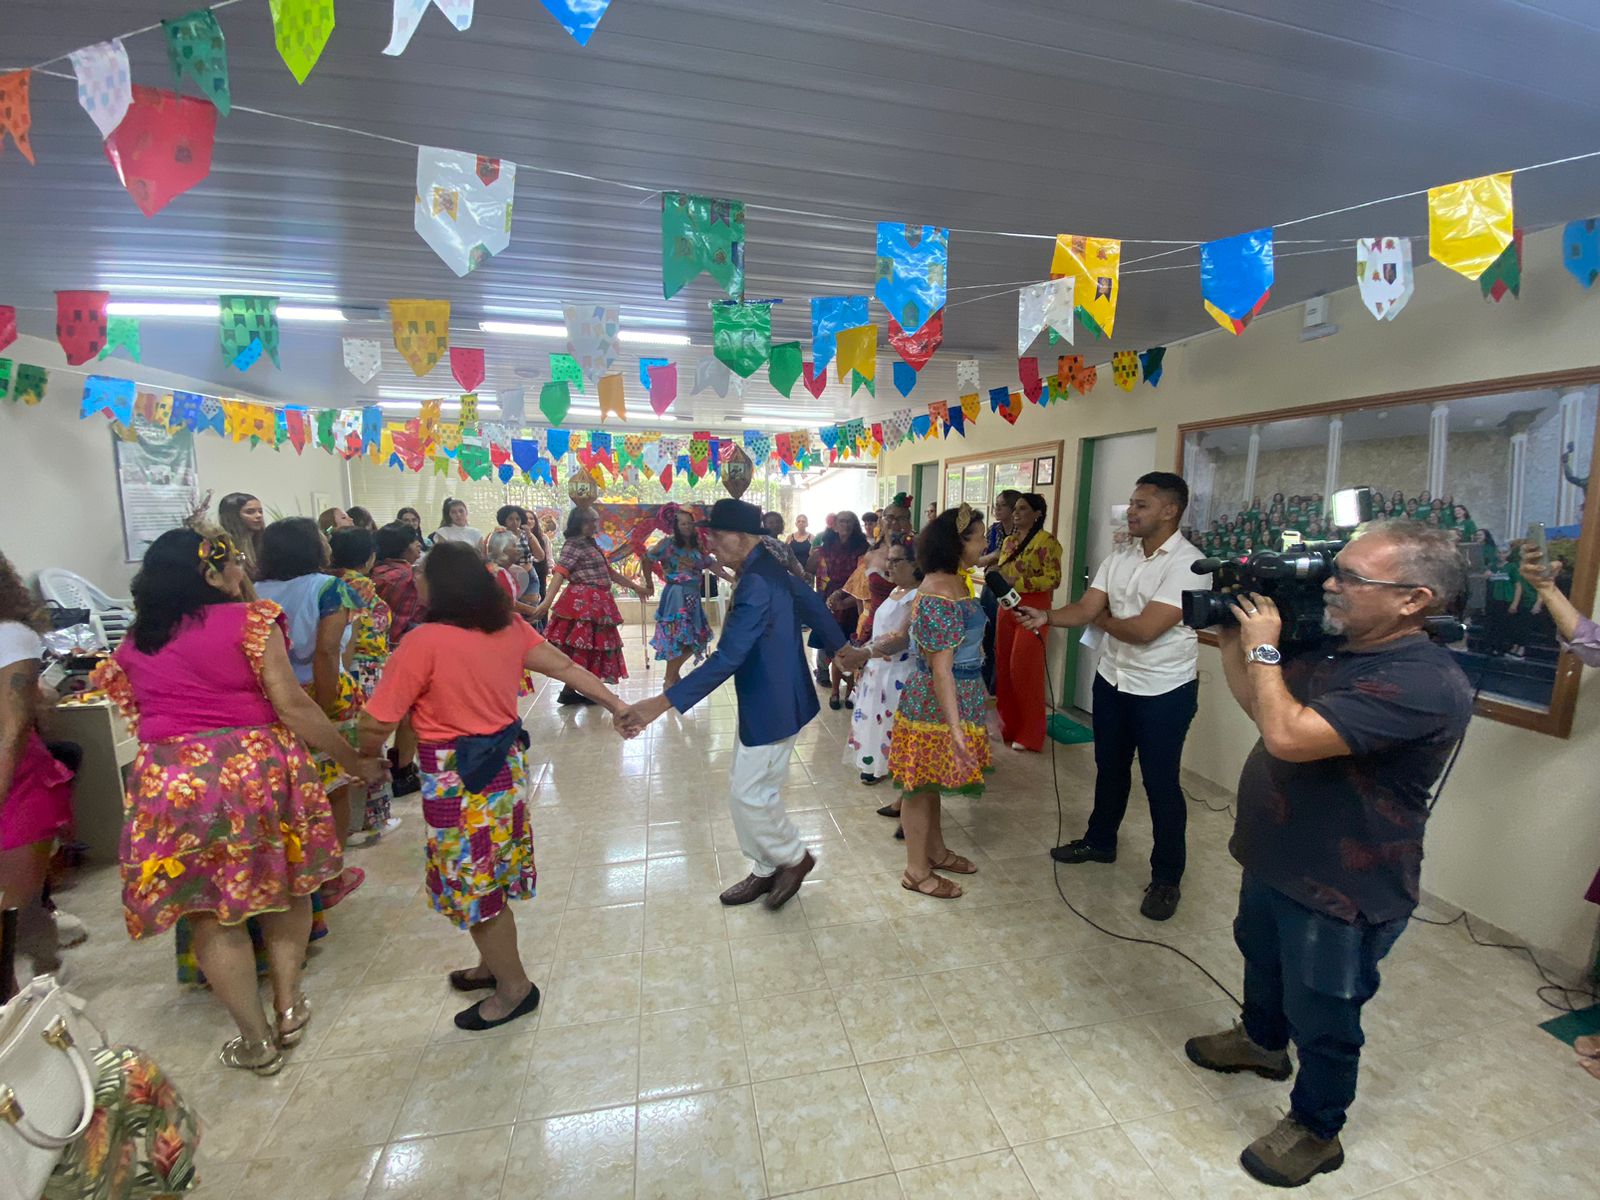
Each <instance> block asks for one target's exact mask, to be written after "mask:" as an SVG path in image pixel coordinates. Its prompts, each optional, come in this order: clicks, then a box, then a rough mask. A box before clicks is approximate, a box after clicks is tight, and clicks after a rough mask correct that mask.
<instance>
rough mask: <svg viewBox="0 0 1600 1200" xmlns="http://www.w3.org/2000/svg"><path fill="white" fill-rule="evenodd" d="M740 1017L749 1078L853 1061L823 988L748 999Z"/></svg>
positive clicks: (833, 1006)
mask: <svg viewBox="0 0 1600 1200" xmlns="http://www.w3.org/2000/svg"><path fill="white" fill-rule="evenodd" d="M739 1017H740V1023H741V1025H742V1027H743V1029H744V1043H745V1053H746V1055H747V1056H748V1057H749V1061H750V1077H751V1078H752V1079H757V1080H761V1079H779V1078H782V1077H783V1076H786V1075H803V1074H810V1073H813V1072H816V1071H826V1070H830V1069H832V1068H834V1067H847V1066H854V1065H855V1056H854V1055H853V1054H852V1053H851V1051H850V1039H849V1038H848V1037H847V1036H846V1035H845V1029H844V1024H843V1022H842V1021H840V1019H839V1009H838V1006H837V1005H836V1004H835V1003H834V998H833V994H832V993H831V992H830V991H828V990H827V989H826V988H822V989H818V990H815V991H810V992H793V993H791V994H789V995H787V996H765V997H763V998H762V999H760V1000H746V1001H745V1002H744V1003H742V1004H741V1005H740V1006H739Z"/></svg>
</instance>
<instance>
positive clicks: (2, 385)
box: [0, 358, 16, 400]
mask: <svg viewBox="0 0 1600 1200" xmlns="http://www.w3.org/2000/svg"><path fill="white" fill-rule="evenodd" d="M15 366H16V364H15V363H13V362H12V361H11V360H10V359H9V358H0V400H9V399H11V373H12V371H13V369H14V368H15Z"/></svg>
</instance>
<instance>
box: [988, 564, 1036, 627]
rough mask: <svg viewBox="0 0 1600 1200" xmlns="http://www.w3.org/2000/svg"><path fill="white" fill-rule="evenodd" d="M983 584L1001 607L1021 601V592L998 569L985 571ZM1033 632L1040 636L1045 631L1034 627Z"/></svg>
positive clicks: (1015, 605)
mask: <svg viewBox="0 0 1600 1200" xmlns="http://www.w3.org/2000/svg"><path fill="white" fill-rule="evenodd" d="M983 584H984V586H985V587H986V588H988V589H989V590H990V591H991V592H993V593H994V598H995V601H996V602H997V603H998V604H999V605H1000V607H1001V608H1016V607H1018V606H1019V605H1020V604H1021V603H1022V594H1021V593H1020V592H1018V591H1017V589H1016V588H1015V587H1013V586H1012V583H1011V581H1010V580H1009V579H1007V578H1006V577H1005V576H1004V575H1002V574H1000V572H999V571H986V572H985V573H984V576H983ZM1034 633H1035V634H1037V635H1038V636H1039V637H1041V638H1042V637H1044V633H1045V631H1044V630H1043V629H1036V630H1034Z"/></svg>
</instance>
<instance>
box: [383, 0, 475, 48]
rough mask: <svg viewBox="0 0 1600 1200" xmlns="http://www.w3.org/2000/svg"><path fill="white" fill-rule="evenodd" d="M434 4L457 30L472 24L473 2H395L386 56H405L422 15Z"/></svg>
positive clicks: (409, 0) (456, 0) (418, 0)
mask: <svg viewBox="0 0 1600 1200" xmlns="http://www.w3.org/2000/svg"><path fill="white" fill-rule="evenodd" d="M430 3H432V4H433V5H434V7H435V8H437V9H438V10H439V11H440V12H442V13H443V14H444V15H445V17H446V18H448V20H449V21H450V24H452V25H454V26H455V27H456V28H457V29H465V28H467V27H468V26H469V25H471V24H472V0H394V25H393V27H392V29H391V32H390V35H389V44H388V45H387V46H385V47H384V48H383V52H384V53H385V54H404V53H405V52H406V47H407V46H409V45H410V44H411V35H412V34H414V33H415V32H416V31H417V25H418V23H419V22H421V20H422V14H423V13H425V12H427V11H428V5H429V4H430Z"/></svg>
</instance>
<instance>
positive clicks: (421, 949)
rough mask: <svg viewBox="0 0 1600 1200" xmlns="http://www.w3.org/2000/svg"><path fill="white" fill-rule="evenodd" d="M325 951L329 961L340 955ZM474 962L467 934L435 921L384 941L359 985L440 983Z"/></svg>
mask: <svg viewBox="0 0 1600 1200" xmlns="http://www.w3.org/2000/svg"><path fill="white" fill-rule="evenodd" d="M518 915H519V917H520V915H521V914H520V913H519V914H518ZM406 924H407V925H411V924H413V922H410V921H408V922H406ZM519 925H520V921H519ZM341 932H343V931H342V930H341ZM328 950H329V952H330V953H329V957H330V958H334V957H336V956H337V954H340V953H343V948H342V947H334V946H332V945H330V946H329V947H328ZM477 958H478V954H477V951H476V950H474V949H473V946H472V938H471V936H470V935H469V934H467V933H465V932H464V931H462V930H460V929H457V928H455V927H454V926H453V925H449V924H447V923H446V922H444V921H443V920H441V919H438V918H435V920H434V921H431V922H427V923H426V924H423V925H421V926H420V927H418V928H414V929H405V930H404V931H403V932H401V931H396V932H394V933H391V934H389V935H388V936H387V937H386V938H384V939H383V943H382V946H381V947H380V948H379V950H378V951H377V953H376V954H375V955H374V956H373V960H372V965H371V966H369V967H368V968H367V970H366V973H365V974H363V975H362V977H361V979H360V980H359V983H360V984H361V985H362V986H363V987H372V986H375V985H377V984H380V983H393V982H395V981H397V980H402V979H424V980H435V979H441V978H443V977H444V976H446V975H448V974H449V973H450V972H451V971H454V970H456V969H457V968H459V967H469V966H471V965H472V964H473V963H474V962H476V961H477Z"/></svg>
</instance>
